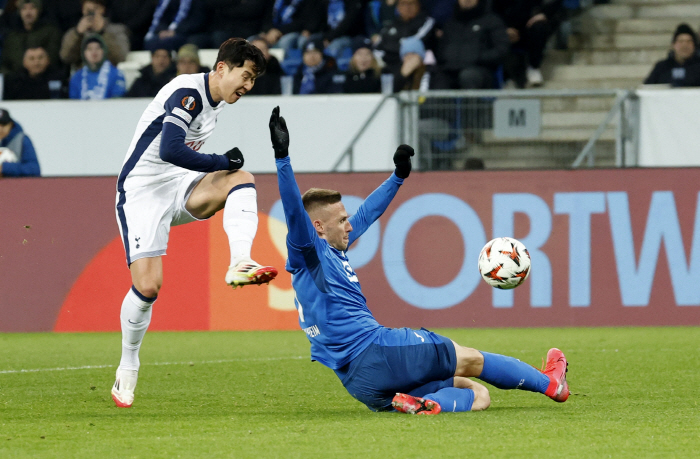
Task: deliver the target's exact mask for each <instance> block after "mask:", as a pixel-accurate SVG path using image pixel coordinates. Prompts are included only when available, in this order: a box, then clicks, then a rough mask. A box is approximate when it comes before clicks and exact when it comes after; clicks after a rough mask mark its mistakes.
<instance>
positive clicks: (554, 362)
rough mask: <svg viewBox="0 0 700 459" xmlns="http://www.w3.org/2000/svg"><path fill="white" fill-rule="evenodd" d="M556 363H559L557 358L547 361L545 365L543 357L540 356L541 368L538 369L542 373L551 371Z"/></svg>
mask: <svg viewBox="0 0 700 459" xmlns="http://www.w3.org/2000/svg"><path fill="white" fill-rule="evenodd" d="M557 363H559V359H557V360H554V361H552V362H550V363H548V364H547V366H545V362H544V357H543V358H542V369H541V370H540V371H541V372H542V373H547V372H548V371H553V370H554V369H555V368H556V366H557Z"/></svg>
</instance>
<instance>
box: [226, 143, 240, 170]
mask: <svg viewBox="0 0 700 459" xmlns="http://www.w3.org/2000/svg"><path fill="white" fill-rule="evenodd" d="M225 156H226V157H227V158H228V170H230V171H237V170H238V169H240V168H241V167H243V153H241V150H239V149H238V147H234V148H232V149H230V150H229V151H227V152H226V154H225Z"/></svg>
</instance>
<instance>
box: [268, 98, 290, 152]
mask: <svg viewBox="0 0 700 459" xmlns="http://www.w3.org/2000/svg"><path fill="white" fill-rule="evenodd" d="M270 138H271V139H272V148H273V149H274V150H275V158H286V157H287V155H289V131H288V130H287V122H286V121H285V120H284V118H282V117H281V116H280V108H279V106H278V107H275V108H274V109H273V110H272V116H270Z"/></svg>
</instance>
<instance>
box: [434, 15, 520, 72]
mask: <svg viewBox="0 0 700 459" xmlns="http://www.w3.org/2000/svg"><path fill="white" fill-rule="evenodd" d="M509 49H510V41H509V40H508V34H507V33H506V26H505V24H504V23H503V21H502V20H501V18H499V17H498V16H497V15H496V14H494V13H492V12H491V11H490V10H489V9H488V5H487V3H486V2H483V1H480V2H479V3H478V4H477V5H476V6H475V7H474V8H472V9H469V10H462V9H460V8H459V5H457V6H456V8H455V12H454V15H453V16H452V19H450V20H449V21H447V23H446V24H445V26H444V27H443V35H442V37H441V38H440V39H438V42H437V46H436V49H435V57H436V59H437V62H438V66H439V68H440V69H441V70H462V69H465V68H467V67H472V66H480V67H486V68H490V69H494V70H495V69H496V68H497V67H498V66H499V65H501V64H502V63H503V60H504V58H505V56H506V55H507V54H508V50H509Z"/></svg>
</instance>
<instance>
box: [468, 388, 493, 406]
mask: <svg viewBox="0 0 700 459" xmlns="http://www.w3.org/2000/svg"><path fill="white" fill-rule="evenodd" d="M472 390H473V391H474V403H472V411H483V410H485V409H486V408H488V407H489V406H491V395H490V394H489V390H488V389H487V388H486V387H485V386H482V385H481V384H479V385H478V386H476V387H472Z"/></svg>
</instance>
